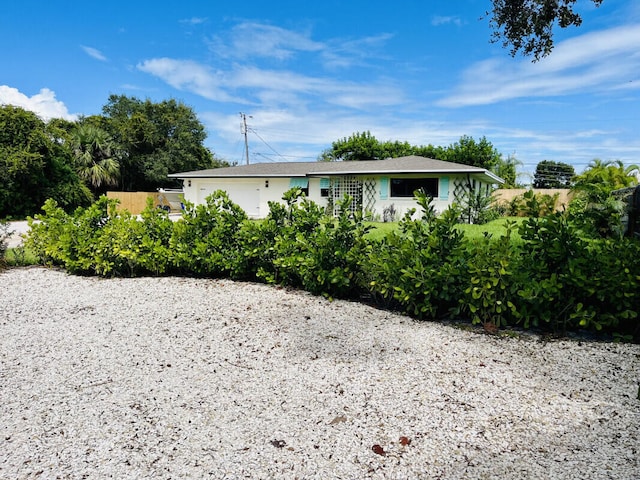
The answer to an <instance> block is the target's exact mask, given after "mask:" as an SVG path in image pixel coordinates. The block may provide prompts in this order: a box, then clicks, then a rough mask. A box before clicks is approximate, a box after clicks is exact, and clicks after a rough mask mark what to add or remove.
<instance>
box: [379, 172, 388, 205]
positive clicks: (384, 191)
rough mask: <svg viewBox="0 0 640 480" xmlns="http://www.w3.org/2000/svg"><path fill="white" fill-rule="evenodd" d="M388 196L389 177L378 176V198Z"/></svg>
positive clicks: (384, 198)
mask: <svg viewBox="0 0 640 480" xmlns="http://www.w3.org/2000/svg"><path fill="white" fill-rule="evenodd" d="M387 198H389V177H380V200H386V199H387Z"/></svg>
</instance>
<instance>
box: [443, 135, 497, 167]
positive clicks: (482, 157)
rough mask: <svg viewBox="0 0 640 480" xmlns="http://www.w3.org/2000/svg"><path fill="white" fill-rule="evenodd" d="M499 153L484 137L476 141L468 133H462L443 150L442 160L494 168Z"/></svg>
mask: <svg viewBox="0 0 640 480" xmlns="http://www.w3.org/2000/svg"><path fill="white" fill-rule="evenodd" d="M500 159H501V154H500V152H498V150H496V149H495V148H494V146H493V145H492V144H491V142H490V141H489V140H487V139H486V137H482V138H481V139H480V140H478V141H477V142H476V141H475V140H474V139H473V137H470V136H468V135H463V136H462V137H460V140H458V141H457V142H455V143H453V144H451V145H449V147H448V148H446V149H445V150H444V154H443V158H442V160H446V161H448V162H454V163H462V164H464V165H473V166H474V167H480V168H486V169H487V170H492V171H493V170H494V169H495V168H496V167H497V166H498V163H499V162H500Z"/></svg>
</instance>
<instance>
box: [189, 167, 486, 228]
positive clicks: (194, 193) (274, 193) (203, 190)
mask: <svg viewBox="0 0 640 480" xmlns="http://www.w3.org/2000/svg"><path fill="white" fill-rule="evenodd" d="M297 178H301V177H297ZM365 178H369V179H370V180H374V181H375V203H374V208H373V212H371V213H373V215H374V216H375V217H377V218H378V219H380V220H382V219H383V218H384V210H385V208H388V207H390V206H391V205H393V207H394V209H395V211H396V217H397V218H398V219H399V218H402V216H403V215H404V214H405V213H406V212H407V211H409V210H410V209H412V208H416V207H417V204H416V202H415V200H414V199H413V198H410V197H392V196H391V182H390V178H425V176H424V175H423V176H420V175H401V174H397V175H393V174H392V175H389V176H385V177H383V176H379V177H375V178H371V177H362V179H363V180H364V179H365ZM383 178H386V179H387V180H386V182H385V181H383V180H382V179H383ZM427 178H429V177H428V176H427ZM430 178H438V179H439V186H438V190H439V192H438V197H437V198H434V200H433V205H434V208H435V210H436V211H437V212H443V211H444V210H446V209H447V207H449V205H451V204H452V203H453V202H454V200H455V197H454V185H455V180H460V179H464V180H465V182H466V178H467V177H466V176H462V175H446V176H442V177H436V176H431V177H430ZM443 178H444V179H446V180H445V181H443ZM308 182H309V195H308V197H309V199H310V200H312V201H314V202H315V203H317V204H318V205H320V206H323V207H325V206H327V205H328V201H329V199H328V197H322V196H321V192H320V182H321V179H320V178H319V177H308ZM485 186H487V184H484V183H483V184H480V183H479V182H478V181H476V182H475V187H476V189H479V188H482V187H485ZM290 188H291V179H290V178H289V177H269V178H247V177H244V178H191V179H185V180H184V186H183V191H184V198H185V200H187V201H188V202H191V203H194V204H199V203H204V200H205V198H206V197H207V196H208V195H210V194H211V193H213V192H214V191H216V190H224V191H226V192H227V193H228V194H229V197H230V198H231V200H232V201H234V202H235V203H237V204H238V205H239V206H240V207H242V208H243V209H244V210H245V212H246V213H247V215H249V216H250V217H251V218H264V217H266V216H267V214H268V213H269V202H282V196H283V194H284V193H285V192H286V191H287V190H289V189H290Z"/></svg>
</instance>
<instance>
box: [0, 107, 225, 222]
mask: <svg viewBox="0 0 640 480" xmlns="http://www.w3.org/2000/svg"><path fill="white" fill-rule="evenodd" d="M205 138H206V132H205V129H204V126H203V125H202V123H200V121H199V120H198V118H197V117H196V115H195V113H194V112H193V110H192V109H191V108H190V107H188V106H186V105H184V104H183V103H181V102H178V101H176V100H165V101H162V102H159V103H155V102H152V101H151V100H145V101H142V100H139V99H137V98H134V97H127V96H117V95H112V96H110V97H109V100H108V102H107V104H106V105H105V106H104V108H103V114H102V115H92V116H89V117H82V118H80V119H79V120H77V121H68V120H62V119H52V120H50V121H49V122H44V121H43V120H42V119H40V118H39V117H38V116H37V115H36V114H35V113H33V112H29V111H27V110H24V109H22V108H19V107H14V106H9V105H5V106H0V178H2V180H3V185H2V188H1V189H0V218H3V217H7V216H12V217H24V216H27V215H33V214H35V213H37V212H38V211H39V210H40V207H41V206H42V205H43V204H44V202H45V200H47V199H48V198H53V199H54V200H56V202H57V203H58V205H60V206H61V207H62V208H64V209H66V210H72V209H74V208H76V207H78V206H84V205H88V204H89V203H91V201H92V200H93V199H94V198H95V196H98V195H100V194H103V193H104V192H105V191H106V190H107V188H112V189H114V190H128V191H135V190H141V191H155V190H156V189H157V188H159V187H172V186H176V187H177V186H180V185H179V183H176V182H178V181H177V180H173V179H169V178H167V175H168V174H169V173H176V172H181V171H189V170H199V169H206V168H215V167H218V166H225V165H229V164H228V163H227V162H224V161H222V160H219V159H217V158H215V156H214V155H213V154H212V153H211V151H210V150H209V149H208V148H206V147H205V146H204V144H203V142H204V140H205Z"/></svg>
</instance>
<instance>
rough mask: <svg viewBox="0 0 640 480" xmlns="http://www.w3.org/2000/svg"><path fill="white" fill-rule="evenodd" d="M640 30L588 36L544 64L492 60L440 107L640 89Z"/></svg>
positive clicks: (561, 46) (564, 45) (563, 46)
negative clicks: (639, 80) (639, 75)
mask: <svg viewBox="0 0 640 480" xmlns="http://www.w3.org/2000/svg"><path fill="white" fill-rule="evenodd" d="M638 51H640V25H637V24H636V25H627V26H623V27H617V28H612V29H609V30H604V31H600V32H592V33H587V34H585V35H581V36H579V37H575V38H572V39H570V40H566V41H564V42H560V43H558V44H557V46H556V48H555V49H554V50H553V52H552V53H551V55H550V56H549V57H547V58H545V59H543V60H541V61H540V62H537V63H531V62H530V61H528V60H522V61H520V62H518V63H513V60H503V59H495V58H494V59H489V60H485V61H482V62H478V63H476V64H475V65H473V66H471V67H470V68H469V69H467V70H466V71H465V72H464V74H463V79H462V83H461V84H460V85H458V87H457V88H456V89H455V92H454V93H453V94H452V95H451V96H449V97H447V98H444V99H442V100H441V101H440V102H439V105H441V106H445V107H463V106H469V105H487V104H492V103H496V102H501V101H505V100H510V99H514V98H523V97H543V96H559V95H569V94H575V93H584V92H604V91H612V90H616V89H622V88H624V89H631V88H640V83H639V82H634V80H637V78H638V77H637V75H638V73H637V72H638V71H639V70H640V55H638Z"/></svg>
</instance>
